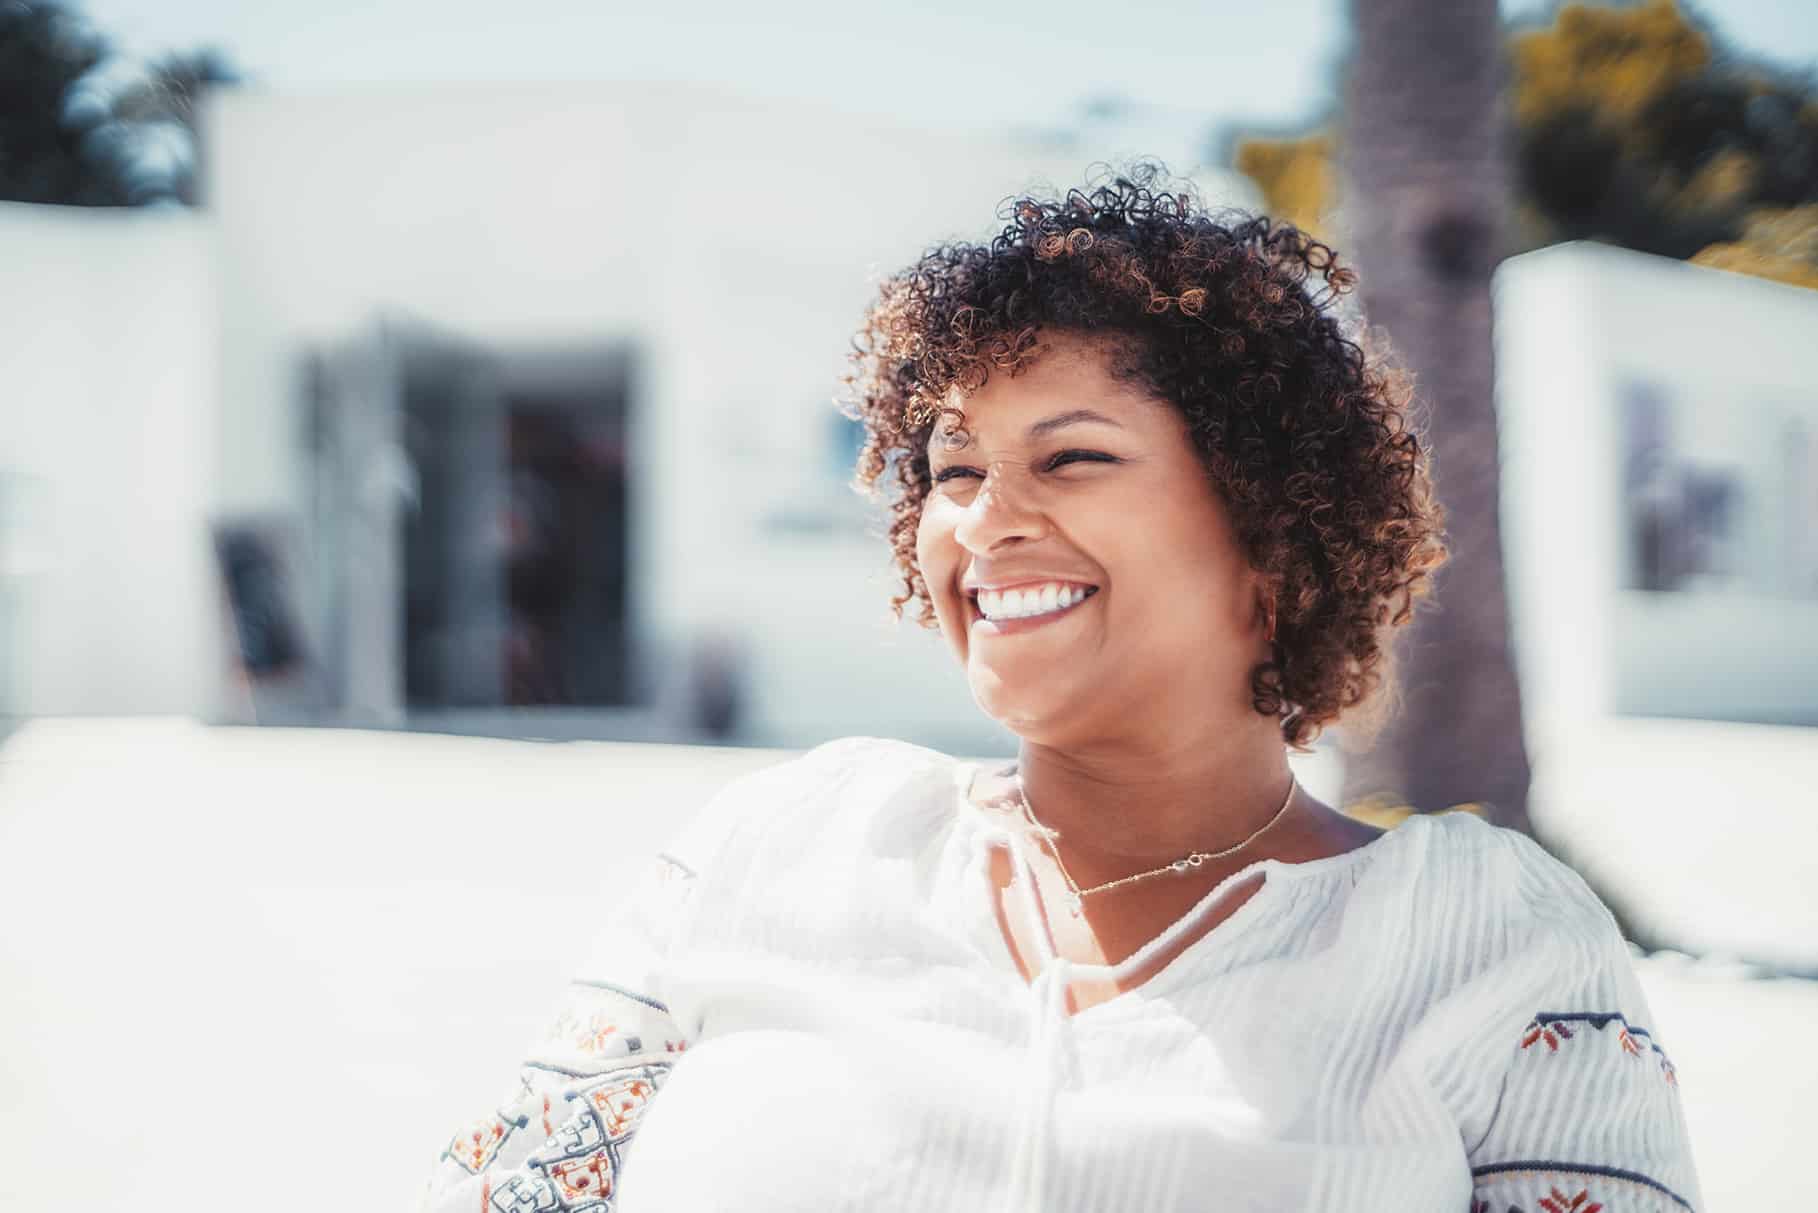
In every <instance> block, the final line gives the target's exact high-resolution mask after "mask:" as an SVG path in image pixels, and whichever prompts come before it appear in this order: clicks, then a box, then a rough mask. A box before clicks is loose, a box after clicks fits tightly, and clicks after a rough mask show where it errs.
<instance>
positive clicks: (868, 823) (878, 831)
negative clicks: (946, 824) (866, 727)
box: [697, 737, 965, 859]
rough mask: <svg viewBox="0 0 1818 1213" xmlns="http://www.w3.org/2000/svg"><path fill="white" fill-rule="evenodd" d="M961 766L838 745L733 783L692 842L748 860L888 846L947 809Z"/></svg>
mask: <svg viewBox="0 0 1818 1213" xmlns="http://www.w3.org/2000/svg"><path fill="white" fill-rule="evenodd" d="M964 765H965V764H963V763H961V762H959V761H958V760H956V759H954V758H952V757H950V756H948V755H946V754H943V753H941V752H940V751H938V750H931V749H928V748H927V747H925V746H919V745H913V744H911V743H909V742H905V741H897V740H894V739H891V738H884V737H842V738H839V739H837V740H834V741H829V742H826V743H825V744H822V745H819V746H816V747H814V748H813V749H811V750H808V751H806V752H804V753H802V754H800V755H797V756H796V757H794V758H790V759H787V760H785V761H782V762H779V763H776V764H773V765H771V766H769V767H765V768H763V769H760V770H758V771H755V772H752V773H750V774H748V775H745V776H742V777H740V778H738V779H735V780H733V781H732V782H731V783H729V784H728V785H726V787H725V788H724V789H722V791H721V792H720V793H719V794H718V795H717V796H715V797H714V798H713V800H712V802H710V803H709V805H708V806H707V808H706V809H704V810H703V811H702V813H701V824H700V828H699V830H698V832H697V833H698V834H699V835H700V836H701V838H702V839H703V840H706V839H711V840H712V845H713V846H714V847H715V848H716V849H719V848H732V849H735V850H738V851H740V852H741V853H742V854H743V855H744V856H745V857H746V858H747V859H749V858H752V857H754V856H755V855H757V854H758V853H763V854H769V855H777V854H789V853H792V852H802V851H806V850H808V849H820V848H824V847H827V846H838V845H847V846H859V845H871V846H874V847H875V846H878V845H885V846H888V845H890V837H891V836H892V835H893V834H902V833H904V832H905V831H907V832H908V833H911V834H917V833H922V832H925V831H926V829H928V828H931V827H933V826H935V825H936V824H937V823H939V822H940V821H942V820H944V819H946V817H947V816H948V815H949V814H950V812H951V810H952V808H953V802H954V792H955V789H956V788H957V786H958V780H959V778H960V776H961V772H962V771H963V770H964Z"/></svg>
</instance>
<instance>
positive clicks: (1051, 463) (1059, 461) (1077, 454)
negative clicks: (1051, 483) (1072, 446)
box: [1042, 450, 1121, 472]
mask: <svg viewBox="0 0 1818 1213" xmlns="http://www.w3.org/2000/svg"><path fill="white" fill-rule="evenodd" d="M1119 462H1121V460H1119V459H1118V457H1117V456H1116V455H1107V454H1106V453H1105V452H1103V451H1081V450H1068V451H1059V452H1056V453H1055V454H1054V455H1052V456H1051V457H1050V458H1049V459H1048V462H1047V463H1045V464H1043V465H1042V466H1043V468H1044V469H1045V470H1047V471H1050V472H1052V471H1053V470H1054V469H1055V468H1058V467H1064V466H1066V465H1067V464H1069V463H1119Z"/></svg>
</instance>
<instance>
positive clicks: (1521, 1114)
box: [1467, 881, 1703, 1213]
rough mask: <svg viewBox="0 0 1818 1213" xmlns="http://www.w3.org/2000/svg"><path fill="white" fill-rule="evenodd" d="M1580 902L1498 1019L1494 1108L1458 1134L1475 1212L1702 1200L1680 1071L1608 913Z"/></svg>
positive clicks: (1668, 1207)
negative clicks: (1575, 919) (1548, 968)
mask: <svg viewBox="0 0 1818 1213" xmlns="http://www.w3.org/2000/svg"><path fill="white" fill-rule="evenodd" d="M1574 883H1576V882H1575V881H1574ZM1580 887H1582V886H1580ZM1585 896H1587V897H1588V896H1590V894H1589V892H1588V890H1586V891H1585ZM1593 900H1594V899H1593ZM1588 909H1591V910H1592V912H1594V914H1595V919H1594V921H1593V922H1590V923H1586V924H1585V925H1584V926H1583V927H1582V928H1581V929H1576V930H1571V931H1566V932H1562V933H1561V935H1560V936H1559V937H1558V938H1556V939H1554V940H1550V941H1549V945H1548V947H1546V948H1544V949H1542V950H1544V951H1551V952H1552V953H1553V955H1554V957H1555V964H1554V966H1553V974H1554V977H1553V979H1552V980H1551V981H1550V982H1547V983H1546V984H1545V985H1544V986H1541V987H1539V988H1537V989H1530V990H1529V991H1527V992H1525V993H1524V995H1523V1005H1522V1006H1520V1007H1519V1008H1517V1010H1518V1016H1516V1017H1511V1018H1508V1019H1506V1020H1505V1021H1504V1022H1505V1023H1507V1024H1508V1025H1509V1028H1507V1029H1505V1030H1504V1032H1503V1036H1504V1039H1503V1041H1502V1043H1501V1046H1500V1048H1501V1050H1502V1054H1501V1056H1499V1057H1498V1058H1497V1059H1496V1061H1497V1063H1498V1064H1499V1065H1501V1066H1503V1067H1504V1068H1503V1069H1502V1071H1501V1086H1500V1090H1499V1092H1498V1095H1497V1100H1496V1103H1495V1109H1494V1112H1493V1114H1492V1115H1491V1118H1490V1120H1489V1123H1488V1127H1487V1130H1486V1131H1484V1132H1483V1133H1482V1134H1481V1136H1480V1137H1479V1138H1478V1139H1477V1140H1476V1141H1475V1142H1468V1143H1467V1146H1468V1155H1467V1156H1468V1159H1469V1162H1470V1167H1471V1178H1472V1185H1473V1187H1472V1192H1473V1200H1472V1206H1471V1207H1472V1211H1473V1213H1510V1211H1511V1210H1514V1211H1517V1213H1543V1211H1549V1213H1552V1211H1556V1213H1593V1211H1594V1210H1599V1209H1601V1210H1605V1211H1613V1210H1617V1209H1621V1210H1636V1211H1638V1213H1654V1211H1656V1210H1659V1211H1660V1213H1687V1211H1690V1210H1701V1209H1702V1208H1703V1202H1702V1196H1701V1194H1700V1191H1699V1186H1698V1175H1697V1170H1696V1168H1695V1166H1694V1165H1693V1161H1692V1147H1691V1140H1690V1137H1689V1136H1688V1134H1687V1132H1686V1124H1685V1115H1684V1112H1683V1109H1682V1107H1681V1104H1680V1098H1679V1076H1678V1072H1677V1071H1676V1070H1675V1068H1674V1066H1673V1063H1672V1060H1671V1058H1670V1056H1669V1054H1668V1051H1667V1046H1666V1044H1665V1042H1664V1041H1663V1040H1662V1039H1661V1034H1660V1031H1659V1028H1658V1026H1657V1024H1656V1023H1655V1020H1654V1016H1653V1012H1652V1011H1651V1009H1650V1008H1649V1006H1648V1003H1647V999H1646V998H1645V997H1644V995H1643V993H1642V989H1641V984H1640V982H1639V981H1638V980H1637V979H1636V976H1635V968H1634V964H1633V963H1632V961H1631V960H1630V957H1629V952H1628V945H1627V944H1626V943H1625V942H1624V941H1623V939H1622V936H1621V934H1620V932H1619V930H1618V928H1617V926H1616V923H1615V922H1614V920H1613V919H1611V918H1610V916H1609V914H1608V912H1607V911H1605V910H1604V908H1603V907H1602V905H1601V904H1600V903H1599V904H1596V905H1595V906H1594V908H1591V907H1588ZM1517 1019H1520V1026H1519V1027H1514V1026H1513V1025H1514V1024H1515V1023H1516V1022H1517Z"/></svg>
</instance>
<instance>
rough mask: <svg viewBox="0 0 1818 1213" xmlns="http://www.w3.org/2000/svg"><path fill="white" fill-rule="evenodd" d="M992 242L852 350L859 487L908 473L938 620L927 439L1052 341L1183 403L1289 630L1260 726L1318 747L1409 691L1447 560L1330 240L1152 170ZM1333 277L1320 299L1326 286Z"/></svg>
mask: <svg viewBox="0 0 1818 1213" xmlns="http://www.w3.org/2000/svg"><path fill="white" fill-rule="evenodd" d="M999 218H1000V219H1001V220H1003V221H1004V222H1005V226H1004V228H1003V229H1002V230H1001V231H1000V232H999V233H998V234H997V236H996V237H995V238H993V239H992V240H991V242H990V243H989V244H973V243H965V242H955V243H946V244H940V245H936V246H934V247H932V248H930V249H929V250H928V251H927V252H926V253H924V254H923V255H922V257H921V258H920V259H919V260H918V261H916V262H915V263H914V264H913V265H911V266H909V267H908V268H907V269H905V270H903V271H901V272H900V273H897V274H895V275H893V276H891V277H890V278H888V279H886V280H885V281H884V283H883V284H882V286H881V288H880V290H879V293H878V296H877V299H876V301H875V302H874V303H873V305H872V307H871V309H870V311H869V312H868V313H867V315H866V317H865V321H864V324H863V327H862V328H861V330H860V332H859V335H858V337H857V339H856V340H855V342H854V352H853V355H852V368H851V371H850V373H849V374H848V375H847V377H846V381H845V382H846V386H847V389H848V392H847V396H846V398H845V400H844V401H843V411H845V412H846V413H847V415H848V416H851V417H854V418H855V419H857V420H859V421H861V422H863V423H864V426H865V430H866V439H865V443H864V447H863V449H862V450H861V452H860V454H859V457H858V469H857V480H856V483H857V485H858V487H860V488H861V489H863V490H866V491H868V492H871V493H873V494H875V493H876V491H877V485H878V481H879V480H880V478H882V477H883V476H884V475H885V472H886V471H887V470H890V469H894V472H895V481H896V492H895V493H894V494H893V496H892V499H891V501H890V516H891V521H890V524H889V530H888V534H889V540H890V544H891V546H892V548H893V549H894V551H895V557H896V565H897V568H898V571H899V572H900V573H901V574H902V577H903V587H904V592H903V593H901V594H900V595H897V596H896V597H895V598H893V599H892V600H891V605H892V608H893V609H894V610H895V612H896V614H897V616H898V617H899V618H900V617H901V616H902V613H903V607H904V605H905V604H906V603H908V602H910V601H912V600H914V599H918V598H919V599H920V600H921V602H922V610H921V616H920V620H919V622H920V623H921V624H922V625H923V626H930V625H933V624H934V623H935V616H934V606H933V602H932V600H931V598H930V597H929V593H928V587H927V584H926V583H925V581H924V580H923V578H922V573H921V570H920V568H919V567H918V565H917V562H916V551H915V544H916V530H917V527H918V526H919V524H920V521H921V513H922V505H923V502H924V501H925V500H926V499H927V496H928V492H929V489H930V486H931V483H932V481H931V477H930V473H929V462H928V454H927V445H928V438H929V435H930V434H931V432H932V430H933V427H934V426H935V425H936V424H937V422H939V421H940V419H941V418H942V417H943V416H948V415H953V416H956V417H957V415H958V410H957V409H956V408H954V407H953V406H952V404H951V403H950V399H951V395H952V394H953V393H954V392H956V391H957V392H958V393H959V394H961V395H963V394H965V393H968V392H971V391H975V390H977V389H978V388H979V387H981V386H982V385H983V384H984V383H985V381H986V379H987V377H988V376H989V375H990V373H991V372H992V371H994V370H1001V371H1004V372H1005V373H1008V374H1015V373H1016V371H1017V370H1018V369H1019V368H1020V367H1021V366H1023V365H1024V364H1026V363H1027V362H1028V361H1029V360H1030V359H1031V358H1032V357H1034V356H1035V355H1036V354H1038V353H1039V346H1038V343H1037V340H1036V337H1037V333H1038V332H1040V331H1042V330H1054V331H1066V332H1072V333H1081V334H1091V335H1094V336H1100V335H1102V336H1108V337H1111V338H1113V339H1114V342H1115V349H1116V351H1117V353H1116V356H1115V357H1114V361H1115V362H1116V363H1117V365H1116V366H1115V367H1114V368H1113V369H1114V373H1116V374H1118V375H1119V376H1120V377H1124V378H1127V379H1130V380H1132V381H1134V382H1137V383H1139V384H1141V385H1142V386H1144V387H1145V388H1146V389H1148V390H1149V391H1150V392H1152V393H1153V394H1154V395H1155V396H1157V397H1158V398H1160V399H1163V400H1167V401H1170V402H1172V403H1173V404H1174V406H1175V407H1176V408H1178V409H1179V410H1180V412H1181V414H1182V416H1183V417H1184V418H1185V419H1186V423H1187V429H1188V433H1189V435H1190V436H1191V440H1192V442H1193V444H1194V447H1195V449H1196V450H1197V451H1198V453H1199V456H1200V459H1201V461H1202V462H1203V463H1204V465H1205V468H1206V471H1207V474H1208V475H1209V476H1210V478H1211V480H1212V483H1213V486H1214V487H1215V489H1216V490H1217V491H1218V492H1219V493H1220V495H1221V499H1222V500H1223V502H1224V504H1225V506H1226V509H1227V511H1228V513H1229V514H1230V516H1231V520H1232V523H1233V525H1234V528H1235V531H1236V534H1237V536H1238V539H1239V542H1240V543H1241V544H1242V547H1243V550H1244V552H1245V554H1246V556H1247V557H1248V559H1249V561H1250V563H1251V565H1252V566H1253V567H1254V568H1255V569H1256V570H1257V571H1258V572H1260V573H1262V574H1263V575H1264V578H1265V579H1266V581H1267V583H1268V585H1269V587H1270V589H1271V591H1272V593H1273V602H1274V611H1275V628H1274V641H1273V653H1272V657H1271V659H1270V660H1269V661H1267V662H1264V663H1262V664H1260V665H1259V666H1257V667H1256V668H1255V669H1254V670H1253V671H1252V673H1251V692H1252V702H1253V703H1254V705H1255V708H1256V710H1257V711H1258V712H1260V713H1262V714H1264V715H1268V716H1274V717H1277V718H1279V719H1280V721H1281V729H1282V737H1283V739H1284V740H1285V741H1286V742H1287V743H1288V744H1289V745H1290V746H1293V747H1295V748H1296V749H1304V748H1305V747H1306V745H1307V744H1308V743H1309V742H1311V741H1312V740H1313V739H1314V738H1316V737H1317V736H1318V735H1319V733H1320V731H1321V729H1322V728H1323V727H1324V726H1325V725H1326V724H1328V723H1330V722H1332V721H1334V720H1336V719H1337V718H1338V717H1339V715H1340V714H1341V713H1343V712H1345V711H1347V710H1348V709H1351V708H1354V707H1356V706H1357V705H1359V704H1361V703H1363V702H1364V701H1365V700H1368V699H1371V698H1373V697H1374V696H1376V693H1377V692H1378V691H1380V690H1382V689H1384V688H1385V687H1386V686H1389V685H1391V682H1392V680H1390V679H1389V677H1388V675H1389V668H1390V652H1389V647H1388V639H1389V636H1390V634H1391V633H1392V631H1393V629H1395V628H1397V627H1399V626H1400V625H1402V624H1405V623H1406V622H1408V620H1409V619H1410V618H1412V615H1413V608H1414V603H1415V601H1416V600H1417V599H1420V598H1422V597H1424V596H1425V595H1426V594H1427V593H1428V592H1429V590H1430V588H1431V580H1432V576H1433V573H1434V570H1436V569H1437V568H1438V567H1439V565H1440V564H1441V563H1443V562H1444V560H1445V558H1446V549H1445V544H1444V540H1443V535H1442V526H1443V514H1442V511H1441V509H1440V506H1439V504H1438V502H1437V501H1436V500H1435V498H1434V496H1433V490H1432V481H1431V477H1430V472H1429V467H1428V454H1427V451H1426V448H1425V446H1424V445H1423V443H1422V441H1421V440H1420V438H1419V437H1417V435H1416V434H1415V432H1414V431H1413V429H1412V428H1411V423H1410V417H1409V405H1410V393H1409V391H1408V389H1407V380H1406V377H1405V376H1404V375H1402V374H1401V373H1399V372H1398V371H1396V370H1394V369H1393V368H1391V367H1390V366H1388V365H1387V364H1386V362H1385V360H1384V358H1383V357H1381V356H1366V354H1365V351H1364V348H1363V347H1362V346H1361V345H1360V344H1359V343H1358V342H1356V341H1353V340H1351V339H1350V338H1349V337H1348V336H1347V335H1346V333H1345V326H1344V325H1343V324H1341V321H1340V318H1339V316H1338V315H1337V314H1336V312H1335V309H1334V306H1333V305H1334V304H1335V303H1336V301H1337V300H1338V299H1339V298H1340V297H1341V296H1343V295H1344V294H1345V293H1346V292H1347V291H1349V290H1350V289H1351V287H1352V286H1353V285H1354V282H1355V276H1354V274H1353V272H1352V271H1351V270H1350V269H1349V268H1345V267H1341V266H1340V265H1339V264H1338V259H1337V256H1336V255H1335V254H1334V252H1333V250H1332V249H1331V248H1330V247H1328V246H1327V245H1325V244H1322V243H1320V242H1319V241H1317V240H1314V239H1313V238H1311V237H1310V236H1308V235H1307V234H1305V233H1304V232H1301V231H1299V230H1298V229H1296V228H1294V227H1292V226H1290V225H1287V224H1272V223H1271V222H1270V221H1269V220H1268V219H1266V218H1260V217H1254V216H1250V215H1247V214H1244V213H1243V212H1236V211H1230V212H1219V213H1217V214H1212V213H1209V212H1207V211H1206V210H1205V208H1204V207H1203V206H1202V205H1201V204H1200V203H1199V201H1198V199H1197V198H1196V196H1195V194H1194V192H1193V191H1192V189H1191V187H1190V186H1184V185H1179V184H1175V185H1170V184H1168V183H1167V182H1166V172H1165V170H1164V169H1162V168H1160V166H1158V165H1155V164H1152V163H1147V162H1145V163H1142V164H1139V165H1137V166H1136V167H1135V168H1133V169H1130V170H1128V171H1126V172H1125V173H1124V174H1122V175H1118V176H1114V177H1110V178H1109V180H1105V179H1104V178H1100V179H1099V181H1098V182H1088V183H1087V188H1086V189H1084V190H1080V189H1075V190H1071V191H1069V192H1068V193H1067V194H1066V196H1065V197H1064V198H1061V199H1058V200H1054V199H1046V198H1041V197H1020V198H1015V199H1012V200H1010V201H1008V202H1006V203H1005V204H1004V205H1003V207H1002V208H1001V210H1000V212H999ZM1313 278H1316V279H1317V283H1310V282H1309V279H1313Z"/></svg>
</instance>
